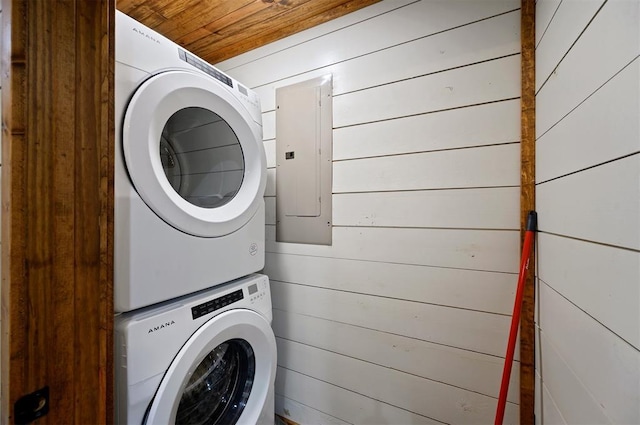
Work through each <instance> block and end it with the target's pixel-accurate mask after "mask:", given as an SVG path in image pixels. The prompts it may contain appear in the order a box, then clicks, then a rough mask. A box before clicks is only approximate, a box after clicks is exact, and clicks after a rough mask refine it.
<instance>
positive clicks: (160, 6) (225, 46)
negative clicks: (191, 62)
mask: <svg viewBox="0 0 640 425" xmlns="http://www.w3.org/2000/svg"><path fill="white" fill-rule="evenodd" d="M378 1H380V0H118V1H117V3H116V6H117V8H118V9H119V10H120V11H122V12H124V13H126V14H127V15H129V16H131V17H132V18H134V19H136V20H138V21H140V22H141V23H143V24H145V25H146V26H148V27H150V28H153V29H154V30H156V31H157V32H159V33H160V34H162V35H164V36H165V37H167V38H169V39H171V40H173V41H175V42H176V43H178V44H180V45H181V46H183V47H184V48H185V49H187V50H190V51H191V52H193V53H195V54H196V55H198V56H200V57H201V58H203V59H204V60H206V61H208V62H210V63H213V64H215V63H217V62H220V61H223V60H225V59H229V58H231V57H234V56H237V55H239V54H241V53H244V52H247V51H249V50H252V49H255V48H257V47H260V46H263V45H265V44H268V43H271V42H273V41H276V40H279V39H281V38H284V37H287V36H289V35H292V34H295V33H297V32H299V31H303V30H306V29H308V28H311V27H313V26H316V25H319V24H322V23H324V22H327V21H330V20H331V19H335V18H338V17H340V16H342V15H346V14H347V13H350V12H353V11H355V10H358V9H360V8H363V7H365V6H369V5H371V4H373V3H376V2H378Z"/></svg>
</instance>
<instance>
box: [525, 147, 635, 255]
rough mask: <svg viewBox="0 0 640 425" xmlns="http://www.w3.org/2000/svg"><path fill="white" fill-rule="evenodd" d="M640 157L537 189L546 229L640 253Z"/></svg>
mask: <svg viewBox="0 0 640 425" xmlns="http://www.w3.org/2000/svg"><path fill="white" fill-rule="evenodd" d="M639 169H640V155H633V156H630V157H626V158H624V159H620V160H618V161H615V162H610V163H607V164H604V165H601V166H599V167H595V168H590V169H588V170H586V171H583V172H581V173H577V174H571V175H569V176H567V177H564V178H562V179H557V180H552V181H549V182H546V183H544V184H540V185H538V190H537V196H538V205H539V206H538V209H539V211H540V213H541V214H545V220H544V223H543V224H541V230H544V231H545V232H551V233H556V234H562V235H567V236H572V237H576V238H580V239H586V240H590V241H595V242H600V243H605V244H611V245H615V246H620V247H625V248H629V249H634V250H639V249H640V220H638V217H640V203H639V202H638V199H639V198H640V180H638V170H639Z"/></svg>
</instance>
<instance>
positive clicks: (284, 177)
mask: <svg viewBox="0 0 640 425" xmlns="http://www.w3.org/2000/svg"><path fill="white" fill-rule="evenodd" d="M332 114H333V108H332V77H331V75H325V76H323V77H319V78H314V79H312V80H308V81H304V82H302V83H297V84H293V85H290V86H286V87H280V88H278V89H276V167H277V168H276V240H277V241H278V242H297V243H309V244H320V245H331V186H332V183H331V182H332V179H331V169H332V149H331V144H332V130H333V117H332Z"/></svg>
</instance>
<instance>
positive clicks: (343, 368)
mask: <svg viewBox="0 0 640 425" xmlns="http://www.w3.org/2000/svg"><path fill="white" fill-rule="evenodd" d="M276 341H277V344H278V356H279V357H280V358H281V361H282V363H283V364H287V365H288V366H287V368H288V369H291V370H295V371H296V372H299V373H303V374H305V375H308V376H312V377H314V378H316V379H319V380H322V381H326V382H332V383H334V384H335V385H337V386H340V387H342V388H345V389H350V390H352V391H354V392H356V393H359V394H363V395H365V396H368V397H371V398H373V399H376V400H387V402H388V403H389V404H392V405H394V406H397V407H400V408H403V409H406V410H408V411H412V412H415V413H418V414H421V415H424V416H427V417H430V418H433V419H435V420H438V421H441V422H445V423H455V424H465V423H477V422H481V423H487V422H490V420H491V418H492V417H493V414H494V403H493V401H494V400H495V399H493V398H491V397H487V396H484V395H481V394H477V393H473V392H470V391H465V390H462V389H460V388H456V387H454V386H450V385H445V384H442V383H440V382H436V381H431V380H428V379H423V378H420V377H417V376H415V375H410V374H406V373H402V372H399V371H396V370H392V369H389V368H384V367H381V366H378V365H375V364H372V363H369V362H365V361H362V360H358V359H354V358H351V357H347V356H341V355H338V354H336V353H332V352H330V351H325V350H319V349H317V348H314V347H310V346H308V345H304V344H299V343H296V342H293V341H287V340H285V339H281V338H276ZM327 365H331V367H327ZM517 412H518V408H517V405H515V404H513V403H507V407H506V412H505V421H506V422H507V423H513V422H515V421H516V417H517ZM372 415H375V413H373V412H372ZM371 423H379V420H375V419H374V420H372V421H371Z"/></svg>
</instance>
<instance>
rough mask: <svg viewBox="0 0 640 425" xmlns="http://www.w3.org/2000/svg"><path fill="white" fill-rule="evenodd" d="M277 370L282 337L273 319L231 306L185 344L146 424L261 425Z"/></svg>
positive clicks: (159, 392) (162, 383)
mask: <svg viewBox="0 0 640 425" xmlns="http://www.w3.org/2000/svg"><path fill="white" fill-rule="evenodd" d="M275 373H276V342H275V337H274V335H273V331H272V330H271V326H270V325H269V323H268V322H267V321H266V320H265V319H264V318H263V317H262V316H260V315H259V314H257V313H255V312H253V311H251V310H244V309H238V310H230V311H227V312H225V313H222V314H220V315H219V316H216V317H214V318H212V319H211V320H209V321H208V322H206V323H205V324H204V325H203V326H202V327H200V329H198V330H197V331H196V332H195V333H194V334H193V335H192V336H191V338H190V339H189V340H188V341H187V343H186V344H185V345H184V346H183V347H182V349H181V350H180V352H179V353H178V355H177V356H176V357H175V359H174V360H173V362H172V363H171V366H170V367H169V369H168V370H167V372H166V374H165V376H164V378H163V379H162V382H161V383H160V386H159V388H158V391H157V393H156V395H155V397H154V399H153V401H152V403H151V406H150V408H149V410H148V414H147V417H146V419H145V423H147V424H163V423H164V424H174V423H175V424H207V425H213V424H225V425H227V424H252V425H255V424H256V423H257V422H258V418H259V417H260V414H261V412H262V409H263V408H264V405H265V401H266V400H267V397H268V392H269V389H270V388H272V387H273V383H274V380H275ZM269 409H273V407H272V406H270V407H269Z"/></svg>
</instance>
